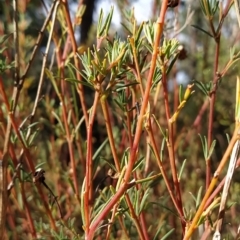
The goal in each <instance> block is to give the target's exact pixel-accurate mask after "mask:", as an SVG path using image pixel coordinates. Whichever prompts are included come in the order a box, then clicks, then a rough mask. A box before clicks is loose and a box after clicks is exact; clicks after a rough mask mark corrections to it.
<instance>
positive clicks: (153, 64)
mask: <svg viewBox="0 0 240 240" xmlns="http://www.w3.org/2000/svg"><path fill="white" fill-rule="evenodd" d="M167 3H168V0H164V1H163V2H162V7H161V11H160V16H159V18H158V20H157V24H156V35H155V41H154V49H153V54H152V60H151V67H150V71H149V74H148V78H147V83H146V89H145V92H144V97H143V102H142V106H141V111H140V114H139V118H138V122H137V127H136V133H135V137H134V141H133V147H132V148H131V152H130V158H129V162H128V165H127V169H126V173H125V176H124V182H123V184H122V185H121V187H120V188H119V190H118V191H117V193H116V194H115V195H114V196H113V198H112V199H111V200H110V202H109V203H108V205H107V206H106V207H105V208H104V209H103V211H102V212H101V213H100V214H99V216H98V217H97V218H96V219H95V221H94V222H92V224H91V226H90V231H89V234H88V235H86V239H88V240H91V239H93V236H94V233H95V232H96V229H97V227H98V225H99V224H100V222H101V221H102V219H103V218H104V217H105V216H106V214H107V213H108V212H109V211H110V210H111V209H112V207H113V206H114V205H115V204H116V203H117V201H118V200H119V199H120V197H121V196H122V195H123V193H124V192H125V191H126V190H127V187H128V180H129V179H130V176H131V172H132V168H133V166H134V163H135V160H136V156H137V151H138V144H139V140H140V137H141V133H142V124H143V120H144V114H145V112H146V108H147V104H148V100H149V94H150V89H151V85H152V78H153V74H154V71H155V67H156V60H157V55H158V48H159V43H160V38H161V35H162V32H163V24H164V18H165V14H166V10H167Z"/></svg>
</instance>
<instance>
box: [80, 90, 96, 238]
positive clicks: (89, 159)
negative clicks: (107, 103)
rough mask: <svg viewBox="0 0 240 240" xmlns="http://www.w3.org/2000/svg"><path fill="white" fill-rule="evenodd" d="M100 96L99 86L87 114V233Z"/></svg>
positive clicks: (85, 199) (85, 202) (85, 195)
mask: <svg viewBox="0 0 240 240" xmlns="http://www.w3.org/2000/svg"><path fill="white" fill-rule="evenodd" d="M99 97H100V86H98V89H97V90H96V92H95V96H94V102H93V106H92V109H91V112H90V115H89V121H88V128H87V156H86V174H85V176H86V185H85V192H84V204H85V209H84V210H85V223H86V226H85V232H86V234H88V232H89V226H90V205H89V204H90V203H91V202H92V200H93V196H92V194H93V191H92V190H93V189H92V175H93V174H92V168H93V166H92V165H93V164H92V163H93V160H92V130H93V123H94V120H95V116H96V111H97V106H98V102H99Z"/></svg>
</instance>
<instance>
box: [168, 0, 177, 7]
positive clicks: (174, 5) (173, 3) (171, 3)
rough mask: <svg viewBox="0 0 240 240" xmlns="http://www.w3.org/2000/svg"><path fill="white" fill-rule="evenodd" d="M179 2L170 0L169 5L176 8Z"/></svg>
mask: <svg viewBox="0 0 240 240" xmlns="http://www.w3.org/2000/svg"><path fill="white" fill-rule="evenodd" d="M178 4H179V0H168V7H170V8H175V7H177V6H178Z"/></svg>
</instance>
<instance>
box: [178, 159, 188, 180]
mask: <svg viewBox="0 0 240 240" xmlns="http://www.w3.org/2000/svg"><path fill="white" fill-rule="evenodd" d="M186 161H187V159H184V161H183V163H182V166H181V169H180V172H179V177H178V179H179V181H180V180H181V177H182V173H183V170H184V167H185V165H186Z"/></svg>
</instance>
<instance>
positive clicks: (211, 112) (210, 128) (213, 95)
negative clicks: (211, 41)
mask: <svg viewBox="0 0 240 240" xmlns="http://www.w3.org/2000/svg"><path fill="white" fill-rule="evenodd" d="M219 50H220V36H219V37H218V38H217V39H216V50H215V60H214V70H213V90H212V92H211V95H210V109H209V118H208V149H210V147H211V144H212V137H213V136H212V131H213V118H214V107H215V99H216V91H217V85H218V79H219V77H218V76H217V71H218V61H219ZM206 167H207V169H206V189H207V188H208V186H209V184H210V180H211V159H210V158H209V159H207V160H206Z"/></svg>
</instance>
